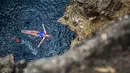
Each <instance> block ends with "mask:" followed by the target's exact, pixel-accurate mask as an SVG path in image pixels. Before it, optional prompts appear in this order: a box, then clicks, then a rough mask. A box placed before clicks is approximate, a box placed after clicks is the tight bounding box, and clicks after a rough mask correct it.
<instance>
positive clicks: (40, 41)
mask: <svg viewBox="0 0 130 73" xmlns="http://www.w3.org/2000/svg"><path fill="white" fill-rule="evenodd" d="M44 40H45V37H43V39H42V40H41V41H40V43H39V44H38V46H37V48H39V47H40V45H41V44H42V42H43V41H44Z"/></svg>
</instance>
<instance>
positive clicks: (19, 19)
mask: <svg viewBox="0 0 130 73" xmlns="http://www.w3.org/2000/svg"><path fill="white" fill-rule="evenodd" d="M68 2H69V0H1V1H0V56H6V55H8V54H11V53H12V54H13V55H14V57H15V60H16V61H17V60H20V59H25V60H26V61H30V60H36V59H39V58H47V57H51V56H55V55H59V54H63V53H64V52H65V51H67V50H68V49H69V47H70V44H71V40H73V39H74V38H75V34H74V32H72V31H71V30H70V29H69V28H68V27H67V26H65V25H63V24H61V23H59V22H57V19H58V18H59V17H61V16H62V15H63V13H64V9H65V6H66V5H67V3H68ZM42 23H44V24H45V25H44V26H45V28H46V31H47V33H48V34H50V35H51V37H50V38H47V39H45V40H44V41H43V43H42V45H41V46H40V48H37V45H38V44H39V42H40V41H41V39H42V38H40V37H35V36H31V35H27V34H23V33H21V30H38V31H43V28H42ZM14 36H15V38H13V37H14ZM16 40H19V41H16Z"/></svg>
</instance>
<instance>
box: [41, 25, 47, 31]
mask: <svg viewBox="0 0 130 73" xmlns="http://www.w3.org/2000/svg"><path fill="white" fill-rule="evenodd" d="M42 27H43V30H44V33H46V29H45V27H44V24H42Z"/></svg>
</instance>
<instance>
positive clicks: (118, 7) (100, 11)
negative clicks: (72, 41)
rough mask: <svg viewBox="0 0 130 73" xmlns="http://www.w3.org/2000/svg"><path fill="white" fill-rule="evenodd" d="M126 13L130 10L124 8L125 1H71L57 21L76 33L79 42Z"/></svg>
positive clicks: (126, 7)
mask: <svg viewBox="0 0 130 73" xmlns="http://www.w3.org/2000/svg"><path fill="white" fill-rule="evenodd" d="M127 1H128V0H127ZM127 13H130V10H129V7H128V4H127V6H126V0H124V1H123V0H122V1H121V0H71V2H70V4H68V5H67V7H66V10H65V13H64V16H62V17H61V18H59V19H58V21H59V22H61V23H63V24H67V25H68V26H69V27H70V29H71V30H72V31H74V32H76V34H77V38H76V39H77V40H81V39H83V38H85V37H87V36H88V35H90V34H91V33H93V32H95V31H96V30H97V29H99V28H101V27H102V26H103V25H105V24H107V23H110V22H111V21H113V20H115V19H116V18H118V17H120V16H123V15H125V14H127ZM81 26H82V27H83V28H81ZM86 33H87V34H86Z"/></svg>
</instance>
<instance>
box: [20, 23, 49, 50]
mask: <svg viewBox="0 0 130 73" xmlns="http://www.w3.org/2000/svg"><path fill="white" fill-rule="evenodd" d="M42 27H43V30H44V32H41V31H35V30H21V32H22V33H25V34H29V35H33V36H36V37H41V38H42V40H41V41H40V43H39V44H38V46H37V48H39V47H40V45H41V44H42V42H43V41H44V40H45V38H49V37H50V35H49V34H47V33H46V29H45V27H44V24H42Z"/></svg>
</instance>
